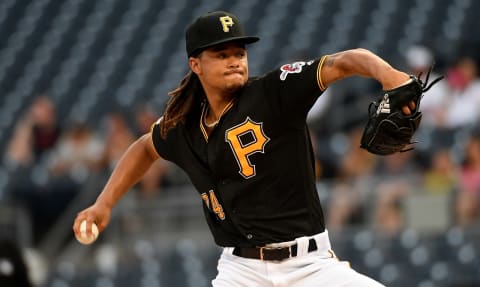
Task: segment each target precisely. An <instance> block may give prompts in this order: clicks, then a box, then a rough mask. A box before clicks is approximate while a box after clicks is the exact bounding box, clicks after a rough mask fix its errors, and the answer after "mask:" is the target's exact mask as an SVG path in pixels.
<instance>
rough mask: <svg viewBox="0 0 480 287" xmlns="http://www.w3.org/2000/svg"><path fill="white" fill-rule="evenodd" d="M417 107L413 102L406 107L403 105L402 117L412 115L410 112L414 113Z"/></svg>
mask: <svg viewBox="0 0 480 287" xmlns="http://www.w3.org/2000/svg"><path fill="white" fill-rule="evenodd" d="M416 107H417V105H416V104H415V102H414V101H410V102H409V103H408V105H405V106H403V107H402V112H403V114H404V115H406V116H409V115H411V114H412V112H414V111H415V109H416Z"/></svg>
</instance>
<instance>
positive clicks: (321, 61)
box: [317, 55, 328, 92]
mask: <svg viewBox="0 0 480 287" xmlns="http://www.w3.org/2000/svg"><path fill="white" fill-rule="evenodd" d="M327 57H328V55H324V56H323V57H322V58H321V59H320V63H318V67H317V83H318V87H319V88H320V90H321V91H322V92H323V91H325V89H327V87H325V85H324V84H323V81H322V67H323V63H324V62H325V60H326V59H327Z"/></svg>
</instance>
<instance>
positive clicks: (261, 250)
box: [233, 238, 318, 261]
mask: <svg viewBox="0 0 480 287" xmlns="http://www.w3.org/2000/svg"><path fill="white" fill-rule="evenodd" d="M297 249H298V245H297V244H296V243H295V244H293V245H292V246H287V247H235V248H234V249H233V255H236V256H240V257H244V258H250V259H260V260H266V261H281V260H284V259H287V258H290V257H296V256H297ZM317 249H318V247H317V242H316V241H315V239H313V238H311V239H310V240H309V241H308V252H312V251H316V250H317Z"/></svg>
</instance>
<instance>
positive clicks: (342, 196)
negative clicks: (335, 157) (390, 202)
mask: <svg viewBox="0 0 480 287" xmlns="http://www.w3.org/2000/svg"><path fill="white" fill-rule="evenodd" d="M362 131H363V129H362V128H355V129H353V130H352V131H350V132H349V148H348V150H347V152H346V153H345V155H344V156H343V157H341V158H340V166H339V170H338V175H337V178H336V180H335V183H334V186H333V187H332V192H331V200H330V203H329V205H328V213H327V216H326V218H327V220H328V224H329V226H330V229H332V230H334V229H341V228H343V227H345V226H348V225H351V224H360V223H362V222H363V221H364V220H365V215H364V212H365V203H366V199H367V197H368V196H369V192H368V191H369V186H370V184H371V178H370V177H371V175H372V172H373V169H374V167H375V156H373V155H372V154H371V153H368V152H367V151H365V150H363V149H360V148H358V143H359V142H360V138H361V136H362Z"/></svg>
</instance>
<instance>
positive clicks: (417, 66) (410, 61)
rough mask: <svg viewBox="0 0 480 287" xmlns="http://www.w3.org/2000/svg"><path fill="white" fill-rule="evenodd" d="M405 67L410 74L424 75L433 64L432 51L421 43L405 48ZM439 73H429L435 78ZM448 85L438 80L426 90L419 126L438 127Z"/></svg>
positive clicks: (444, 105) (444, 106) (445, 103)
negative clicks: (426, 94)
mask: <svg viewBox="0 0 480 287" xmlns="http://www.w3.org/2000/svg"><path fill="white" fill-rule="evenodd" d="M405 59H406V63H407V69H408V70H409V71H410V73H411V74H413V75H416V76H418V75H419V74H420V73H421V74H422V75H423V76H425V75H426V74H427V73H428V71H429V69H430V68H431V67H432V65H434V54H433V52H432V51H431V50H430V49H429V48H427V47H425V46H421V45H414V46H411V47H409V48H408V49H407V51H406V53H405ZM438 76H439V75H438V74H437V73H436V71H435V70H434V71H432V73H431V74H430V78H431V79H436V78H437V77H438ZM448 93H449V90H448V87H447V84H446V82H445V81H440V82H438V83H437V84H436V85H433V86H432V88H431V89H430V90H429V91H428V96H425V97H424V98H423V99H422V106H421V109H422V111H423V118H422V125H421V126H420V128H422V129H423V128H431V127H434V128H435V127H438V125H439V120H440V118H441V117H442V115H443V113H444V110H445V108H446V105H447V97H448Z"/></svg>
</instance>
